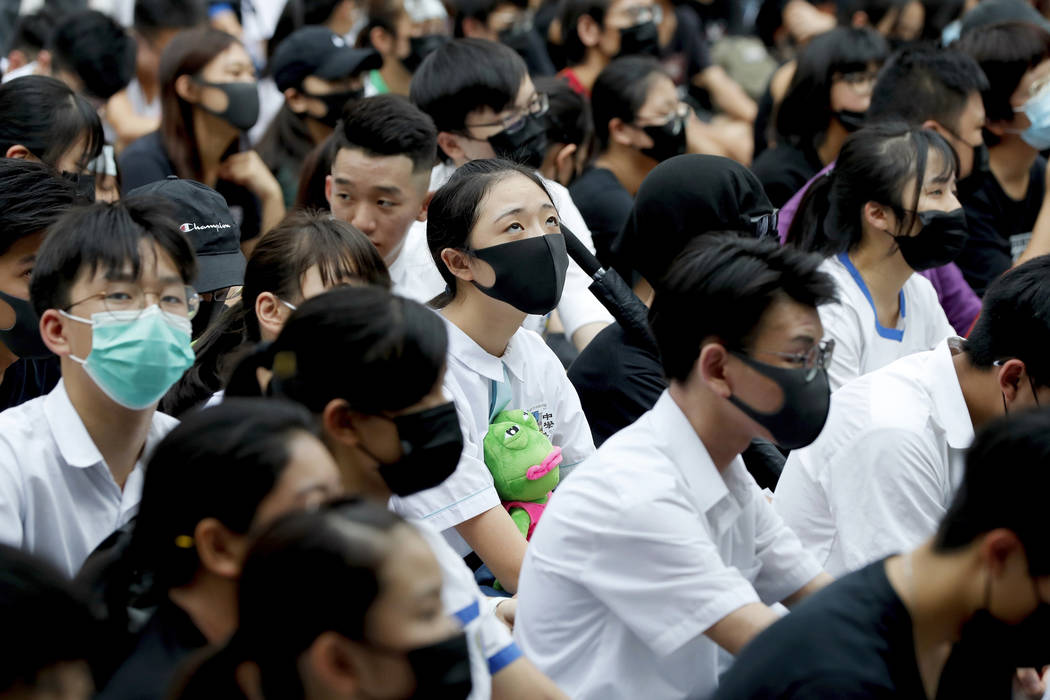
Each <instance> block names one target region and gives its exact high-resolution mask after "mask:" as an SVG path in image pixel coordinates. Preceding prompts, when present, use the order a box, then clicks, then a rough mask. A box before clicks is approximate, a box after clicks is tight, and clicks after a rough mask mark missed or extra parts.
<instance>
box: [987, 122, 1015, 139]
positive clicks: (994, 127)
mask: <svg viewBox="0 0 1050 700" xmlns="http://www.w3.org/2000/svg"><path fill="white" fill-rule="evenodd" d="M1012 123H1013V122H1012V121H1003V120H999V119H997V120H995V121H994V122H993V121H987V122H985V124H984V128H985V129H988V131H990V132H992V133H993V134H995V135H996V136H998V137H999V138H1002V137H1003V136H1005V135H1006V130H1007V128H1009V126H1010V124H1012Z"/></svg>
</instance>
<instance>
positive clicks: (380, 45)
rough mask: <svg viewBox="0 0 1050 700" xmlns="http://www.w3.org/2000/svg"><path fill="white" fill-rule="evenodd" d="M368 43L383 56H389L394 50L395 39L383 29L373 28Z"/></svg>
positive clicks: (369, 31)
mask: <svg viewBox="0 0 1050 700" xmlns="http://www.w3.org/2000/svg"><path fill="white" fill-rule="evenodd" d="M368 41H369V43H371V44H372V48H374V49H375V50H376V51H378V52H379V53H381V54H384V55H385V54H388V53H390V52H391V50H393V44H394V38H393V37H392V36H390V32H388V31H387V30H385V29H383V28H382V27H372V28H371V29H369V30H368Z"/></svg>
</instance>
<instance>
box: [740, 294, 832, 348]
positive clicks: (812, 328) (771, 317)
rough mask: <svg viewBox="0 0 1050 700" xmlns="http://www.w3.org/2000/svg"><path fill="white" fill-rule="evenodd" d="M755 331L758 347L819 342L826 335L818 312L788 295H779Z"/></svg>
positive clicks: (763, 315)
mask: <svg viewBox="0 0 1050 700" xmlns="http://www.w3.org/2000/svg"><path fill="white" fill-rule="evenodd" d="M755 331H756V333H755V341H756V342H755V344H756V345H759V344H762V343H769V344H775V343H777V342H780V343H788V342H791V341H793V340H798V341H803V340H805V341H810V340H811V341H812V342H818V341H819V340H820V339H821V337H822V336H823V335H824V328H823V326H822V325H821V323H820V316H819V314H817V310H816V309H815V308H813V307H812V306H806V305H805V304H801V303H799V302H797V301H795V300H794V299H792V298H791V297H789V296H787V295H786V294H778V295H777V296H776V297H775V298H774V299H773V301H772V302H771V303H770V305H769V306H768V307H767V308H766V310H765V312H764V313H763V314H762V317H761V319H759V322H758V325H757V326H756V328H755Z"/></svg>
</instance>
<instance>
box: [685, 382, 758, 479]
mask: <svg viewBox="0 0 1050 700" xmlns="http://www.w3.org/2000/svg"><path fill="white" fill-rule="evenodd" d="M669 391H670V394H671V399H672V400H673V401H674V402H675V404H676V405H677V406H678V408H679V410H681V411H682V413H684V414H685V417H686V420H688V421H689V425H691V426H693V430H694V431H695V432H696V436H697V437H698V438H700V442H702V443H704V449H706V450H707V454H708V455H709V456H710V457H711V461H712V462H714V464H715V468H717V469H718V471H719V472H724V471H725V470H726V469H728V468H729V465H730V463H732V461H733V460H734V459H736V458H737V457H738V456H739V455H740V453H741V452H743V451H744V450H745V449H747V446H748V444H749V443H750V442H751V436H750V435H745V434H742V433H741V432H740V428H739V427H738V426H737V425H736V424H735V422H734V421H732V420H730V419H729V418H728V417H727V416H726V412H725V407H724V404H722V405H721V406H720V405H719V404H721V403H722V399H721V398H720V397H718V396H715V395H713V394H711V393H709V392H706V391H705V392H703V393H700V392H696V391H692V392H690V391H687V390H686V387H685V386H684V385H682V384H681V383H679V382H677V381H672V382H671V387H670V389H669Z"/></svg>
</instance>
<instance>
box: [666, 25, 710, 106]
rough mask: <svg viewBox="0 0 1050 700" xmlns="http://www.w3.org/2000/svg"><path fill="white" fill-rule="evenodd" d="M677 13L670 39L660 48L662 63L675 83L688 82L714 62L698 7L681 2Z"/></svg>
mask: <svg viewBox="0 0 1050 700" xmlns="http://www.w3.org/2000/svg"><path fill="white" fill-rule="evenodd" d="M674 15H675V19H676V20H678V22H677V25H676V26H675V30H674V35H673V36H672V37H671V42H670V43H669V44H668V45H667V46H665V47H662V48H661V49H660V63H662V64H663V67H664V70H666V71H667V73H668V75H670V76H671V80H673V81H674V84H675V85H676V86H680V85H689V84H691V83H692V82H693V78H695V77H696V76H697V75H699V74H700V73H701V72H703V71H704V70H705V69H706V68H707V67H708V66H710V65H711V54H710V52H709V51H708V48H707V41H706V40H705V39H704V31H703V27H702V26H701V24H700V18H699V17H698V16H697V14H696V11H695V10H693V8H691V7H686V6H684V5H679V6H678V7H676V8H674Z"/></svg>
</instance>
